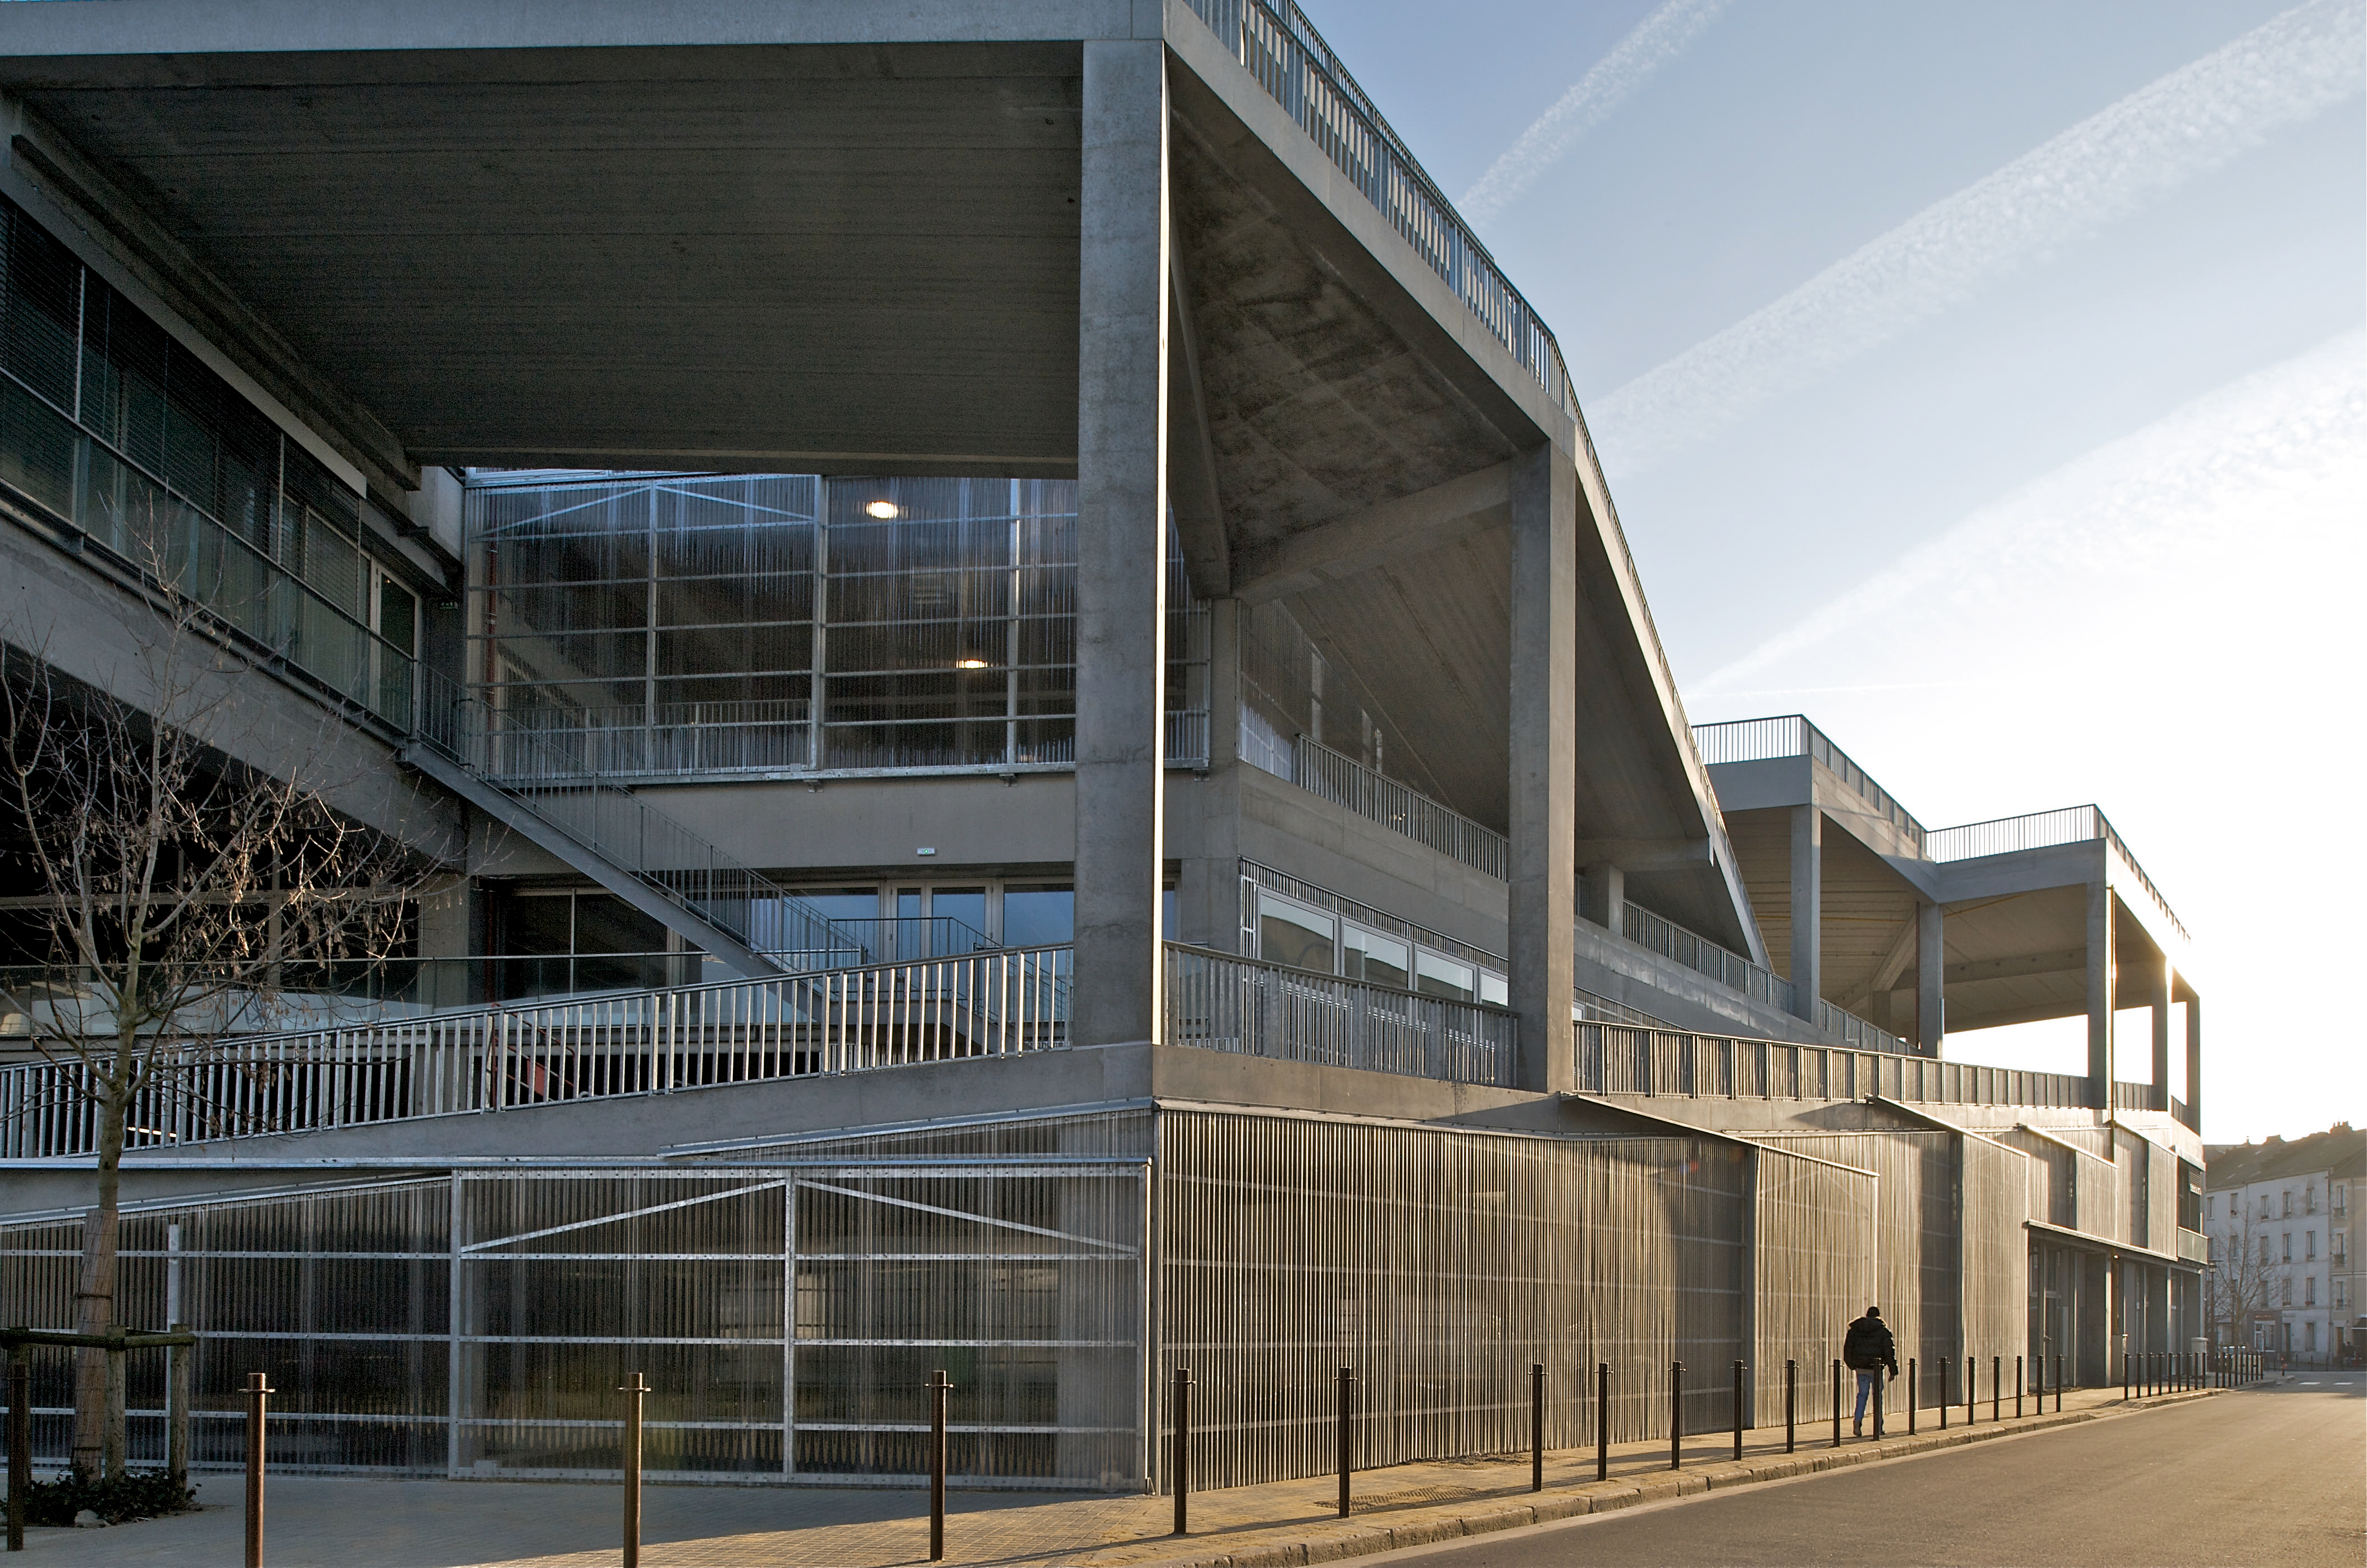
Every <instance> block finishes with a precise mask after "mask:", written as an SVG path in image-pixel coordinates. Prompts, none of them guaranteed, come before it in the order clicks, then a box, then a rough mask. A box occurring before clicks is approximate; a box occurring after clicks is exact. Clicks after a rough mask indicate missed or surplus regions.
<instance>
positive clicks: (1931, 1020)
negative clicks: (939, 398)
mask: <svg viewBox="0 0 2367 1568" xmlns="http://www.w3.org/2000/svg"><path fill="white" fill-rule="evenodd" d="M1947 975H1948V941H1947V911H1946V910H1944V909H1942V908H1941V907H1940V906H1939V905H1938V904H1936V903H1919V904H1917V905H1916V906H1915V1043H1916V1044H1917V1045H1919V1046H1921V1047H1922V1048H1923V1054H1924V1055H1926V1056H1930V1057H1933V1058H1937V1057H1938V1056H1939V1054H1940V1041H1941V1040H1942V1038H1943V1037H1944V1035H1945V1033H1946V1029H1947V994H1946V989H1945V982H1946V980H1947Z"/></svg>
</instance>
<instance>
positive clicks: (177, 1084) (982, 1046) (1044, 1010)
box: [0, 947, 1074, 1159]
mask: <svg viewBox="0 0 2367 1568" xmlns="http://www.w3.org/2000/svg"><path fill="white" fill-rule="evenodd" d="M1073 963H1074V949H1070V948H1067V947H1057V948H1025V949H1003V950H1001V951H997V952H992V953H980V954H973V955H970V956H968V957H966V958H957V959H932V960H920V961H916V962H912V963H893V964H874V965H868V966H866V967H863V968H859V969H840V970H829V971H820V972H815V973H809V974H799V975H785V976H783V977H782V978H780V979H778V980H761V981H731V982H725V983H719V984H708V985H686V986H675V987H671V988H666V989H662V990H654V991H640V992H628V993H618V994H611V995H606V996H599V997H584V998H573V999H570V1000H566V1001H559V1002H549V1003H543V1004H538V1005H529V1006H510V1007H483V1008H478V1009H474V1010H471V1011H468V1012H458V1013H439V1014H434V1015H430V1016H426V1017H416V1018H404V1019H395V1020H385V1021H380V1022H378V1023H373V1024H368V1025H364V1026H360V1027H356V1028H328V1029H309V1030H301V1031H296V1032H292V1033H284V1034H272V1035H258V1036H250V1037H248V1038H245V1039H243V1040H232V1041H229V1042H227V1043H224V1044H222V1045H220V1046H217V1047H212V1048H209V1049H197V1048H184V1049H176V1048H173V1047H164V1048H160V1049H159V1051H157V1053H156V1055H155V1057H154V1059H153V1062H154V1065H153V1069H152V1072H151V1074H150V1077H149V1082H148V1086H147V1087H146V1088H144V1089H143V1090H142V1092H141V1094H140V1096H138V1098H137V1101H136V1103H135V1104H134V1105H133V1106H132V1108H131V1110H130V1117H129V1121H130V1131H128V1133H127V1134H126V1146H127V1147H130V1148H135V1149H138V1148H160V1147H168V1146H173V1145H178V1144H183V1143H195V1142H209V1141H212V1140H217V1139H224V1138H241V1137H257V1136H262V1135H266V1134H271V1133H282V1132H317V1131H329V1130H331V1129H334V1128H340V1127H359V1126H365V1125H368V1124H372V1123H377V1122H386V1121H400V1120H408V1119H414V1118H419V1117H428V1116H444V1115H452V1114H456V1113H460V1112H473V1111H498V1110H507V1109H512V1108H517V1107H522V1106H533V1105H547V1104H553V1103H557V1102H560V1101H566V1100H592V1099H616V1098H621V1097H626V1096H645V1095H663V1094H670V1093H672V1092H674V1091H675V1090H677V1089H688V1088H698V1087H702V1086H705V1085H712V1084H736V1083H754V1082H760V1081H765V1080H775V1079H783V1078H808V1077H819V1076H823V1075H829V1074H846V1073H864V1072H873V1071H878V1070H879V1069H883V1068H888V1067H902V1066H912V1065H915V1064H918V1063H923V1062H951V1061H959V1060H966V1059H970V1058H976V1057H984V1056H1011V1055H1016V1054H1018V1053H1020V1052H1023V1051H1045V1050H1051V1049H1055V1048H1057V1047H1059V1046H1062V1045H1065V1044H1066V1043H1067V1041H1068V1015H1069V992H1070V971H1071V970H1072V967H1073ZM85 1077H86V1069H85V1067H84V1066H83V1064H82V1063H81V1062H75V1061H68V1062H31V1063H26V1064H22V1065H17V1066H11V1067H6V1068H0V1158H9V1159H37V1158H44V1157H50V1156H59V1155H80V1154H88V1153H93V1152H94V1150H95V1149H96V1137H97V1131H98V1128H97V1120H98V1119H97V1113H96V1107H95V1104H94V1102H93V1100H92V1098H91V1096H90V1095H89V1093H88V1092H87V1087H86V1083H85Z"/></svg>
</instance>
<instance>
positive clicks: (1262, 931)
mask: <svg viewBox="0 0 2367 1568" xmlns="http://www.w3.org/2000/svg"><path fill="white" fill-rule="evenodd" d="M1257 909H1258V956H1259V957H1260V958H1262V959H1263V960H1265V961H1266V962H1268V963H1281V964H1288V965H1289V966H1290V967H1291V968H1293V969H1311V970H1315V971H1318V972H1319V973H1323V974H1331V973H1333V972H1335V971H1336V968H1337V966H1336V965H1334V964H1333V962H1332V961H1331V953H1332V932H1333V928H1334V926H1333V921H1332V917H1331V915H1329V914H1328V913H1325V912H1323V911H1320V910H1314V909H1309V908H1308V907H1307V906H1306V905H1304V904H1300V903H1292V902H1291V901H1290V900H1288V899H1286V898H1283V897H1280V896H1279V895H1277V894H1274V893H1271V892H1266V891H1264V890H1263V889H1260V890H1259V891H1258V904H1257Z"/></svg>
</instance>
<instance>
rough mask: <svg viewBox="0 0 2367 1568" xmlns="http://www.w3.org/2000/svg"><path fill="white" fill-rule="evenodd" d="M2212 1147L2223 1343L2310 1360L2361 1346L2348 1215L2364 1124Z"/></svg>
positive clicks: (2365, 1144)
mask: <svg viewBox="0 0 2367 1568" xmlns="http://www.w3.org/2000/svg"><path fill="white" fill-rule="evenodd" d="M2208 1153H2209V1156H2210V1185H2209V1187H2208V1189H2207V1190H2206V1191H2205V1193H2204V1197H2203V1223H2204V1226H2205V1227H2206V1229H2207V1231H2208V1233H2209V1235H2210V1240H2211V1258H2212V1284H2213V1297H2214V1300H2213V1304H2212V1305H2213V1310H2212V1318H2213V1324H2212V1329H2213V1333H2214V1336H2215V1337H2216V1338H2217V1340H2218V1342H2219V1343H2220V1344H2223V1345H2229V1344H2233V1345H2244V1346H2250V1347H2252V1348H2254V1349H2258V1350H2269V1351H2273V1352H2276V1353H2278V1354H2280V1355H2283V1356H2286V1357H2289V1358H2292V1359H2293V1360H2295V1361H2298V1362H2301V1363H2303V1364H2305V1365H2310V1364H2321V1365H2322V1364H2324V1363H2325V1362H2327V1361H2328V1360H2335V1359H2339V1358H2341V1357H2342V1356H2343V1355H2344V1354H2345V1353H2346V1352H2348V1351H2350V1350H2352V1349H2354V1348H2356V1346H2357V1345H2358V1338H2359V1326H2360V1324H2359V1308H2358V1301H2359V1278H2358V1267H2359V1266H2358V1260H2357V1258H2356V1257H2355V1256H2353V1252H2352V1248H2351V1244H2350V1242H2351V1233H2352V1226H2351V1218H2350V1217H2351V1205H2352V1204H2353V1202H2355V1201H2356V1200H2357V1198H2358V1196H2359V1193H2358V1188H2359V1186H2360V1177H2361V1173H2362V1171H2367V1133H2362V1132H2359V1131H2353V1130H2352V1128H2351V1126H2350V1123H2349V1122H2347V1121H2339V1122H2336V1123H2335V1124H2334V1126H2333V1127H2331V1128H2330V1129H2328V1130H2327V1131H2324V1132H2313V1133H2311V1134H2310V1135H2309V1136H2307V1137H2305V1138H2294V1139H2291V1140H2286V1139H2282V1138H2271V1139H2269V1140H2268V1142H2264V1143H2234V1144H2214V1145H2213V1146H2212V1147H2211V1148H2210V1149H2209V1150H2208Z"/></svg>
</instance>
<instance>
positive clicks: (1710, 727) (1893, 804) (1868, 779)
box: [1693, 713, 1943, 860]
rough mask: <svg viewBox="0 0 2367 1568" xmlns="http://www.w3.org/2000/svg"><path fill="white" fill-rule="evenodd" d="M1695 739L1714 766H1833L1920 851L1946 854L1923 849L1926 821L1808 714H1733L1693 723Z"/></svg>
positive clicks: (1835, 773)
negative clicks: (1799, 760) (1800, 759)
mask: <svg viewBox="0 0 2367 1568" xmlns="http://www.w3.org/2000/svg"><path fill="white" fill-rule="evenodd" d="M1693 744H1694V745H1695V746H1697V747H1699V748H1700V751H1701V758H1702V761H1704V762H1705V763H1708V764H1710V765H1711V766H1713V767H1715V766H1716V765H1717V764H1719V763H1725V762H1766V761H1770V760H1772V759H1774V758H1777V757H1786V756H1805V757H1808V758H1810V759H1811V760H1813V761H1815V762H1818V763H1820V764H1822V765H1823V766H1824V767H1827V768H1828V769H1829V770H1830V771H1831V772H1832V774H1833V776H1834V777H1835V778H1839V779H1840V781H1841V783H1842V784H1843V785H1844V786H1846V787H1847V788H1848V790H1850V792H1851V793H1852V794H1854V795H1855V796H1857V798H1858V799H1859V800H1861V801H1864V802H1865V803H1866V804H1867V805H1868V806H1870V807H1872V808H1873V810H1874V815H1876V816H1878V817H1881V818H1882V819H1884V820H1885V821H1886V822H1888V823H1889V824H1891V825H1892V826H1894V827H1896V828H1897V829H1898V831H1899V832H1900V833H1902V834H1904V835H1906V836H1907V838H1908V840H1909V841H1910V842H1911V843H1913V844H1914V846H1915V847H1916V852H1917V853H1918V854H1921V855H1924V856H1925V858H1929V859H1934V860H1937V859H1941V858H1943V857H1942V856H1938V855H1932V854H1931V853H1930V852H1929V851H1928V850H1927V849H1926V848H1925V844H1926V842H1927V840H1928V838H1929V836H1930V835H1929V833H1928V832H1927V830H1926V829H1925V828H1924V826H1923V824H1921V823H1920V822H1918V821H1916V820H1915V814H1914V813H1913V812H1909V811H1908V809H1907V808H1906V807H1904V806H1902V805H1900V804H1899V803H1898V801H1897V800H1896V799H1894V798H1893V797H1892V795H1891V793H1890V791H1889V790H1885V789H1884V788H1883V787H1882V786H1881V785H1879V784H1877V783H1875V782H1874V777H1873V775H1871V774H1869V773H1867V772H1866V770H1865V769H1864V768H1863V767H1859V766H1858V765H1857V764H1856V763H1855V762H1853V761H1852V760H1851V759H1850V755H1849V753H1847V752H1845V751H1843V750H1841V748H1840V747H1839V746H1837V745H1835V744H1833V743H1832V741H1831V740H1830V739H1829V738H1828V737H1827V736H1826V734H1825V733H1824V732H1823V731H1822V730H1819V729H1818V728H1817V727H1816V725H1814V724H1812V723H1810V722H1808V720H1807V717H1806V715H1805V714H1800V713H1786V714H1783V715H1781V716H1779V717H1776V718H1772V719H1734V720H1728V721H1727V722H1722V723H1716V724H1695V725H1694V726H1693Z"/></svg>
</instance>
